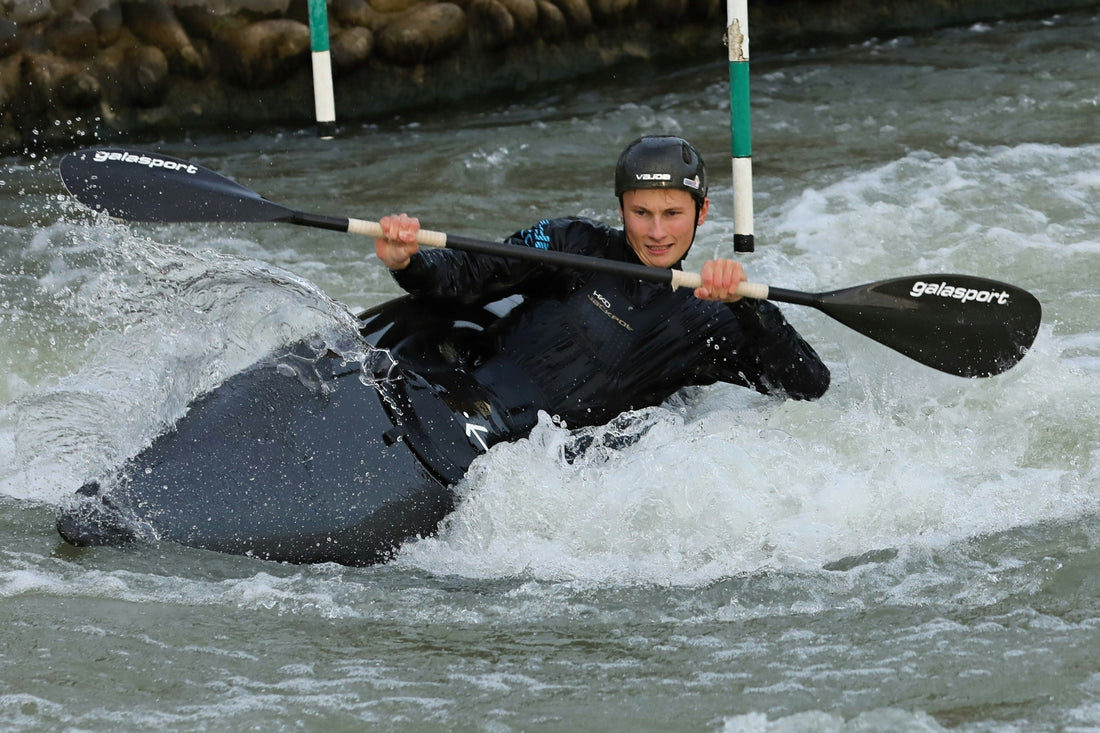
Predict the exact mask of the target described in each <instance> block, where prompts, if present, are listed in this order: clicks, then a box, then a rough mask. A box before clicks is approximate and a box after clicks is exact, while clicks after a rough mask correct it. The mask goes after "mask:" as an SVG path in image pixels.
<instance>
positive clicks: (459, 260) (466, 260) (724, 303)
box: [375, 136, 829, 432]
mask: <svg viewBox="0 0 1100 733" xmlns="http://www.w3.org/2000/svg"><path fill="white" fill-rule="evenodd" d="M615 195H616V196H617V197H618V199H619V215H620V217H621V219H622V225H623V226H622V229H617V228H613V227H610V226H607V225H605V224H602V223H598V222H595V221H592V220H589V219H585V218H579V217H567V218H557V219H544V220H542V221H539V222H538V223H537V224H535V225H534V226H532V227H530V228H528V229H524V230H521V231H519V232H516V233H515V234H513V235H512V236H510V237H508V239H507V240H506V241H507V242H508V243H511V244H514V245H515V246H517V247H540V248H544V249H553V250H560V251H565V252H574V253H579V254H584V255H590V256H598V257H605V258H609V259H614V260H620V261H624V262H635V263H638V262H640V263H643V264H646V265H650V266H653V267H668V268H671V267H679V266H680V263H681V261H682V260H683V259H684V257H685V256H686V255H687V253H688V251H689V250H690V249H691V245H692V243H693V242H694V240H695V233H696V229H697V227H698V226H700V225H702V224H703V222H704V221H706V216H707V210H708V208H709V205H710V201H709V199H708V198H707V173H706V167H705V165H704V163H703V160H702V158H701V157H700V155H699V153H698V152H697V151H696V149H695V148H694V147H693V146H692V145H691V144H690V143H689V142H687V141H686V140H684V139H682V138H679V137H670V136H647V137H642V138H639V139H638V140H635V141H634V142H632V143H631V144H630V145H628V146H627V147H626V149H625V150H624V151H623V152H622V154H621V156H620V157H619V160H618V163H617V165H616V169H615ZM380 223H381V225H382V229H383V232H384V237H383V238H380V239H377V240H375V246H376V251H377V255H378V258H379V259H380V260H381V261H382V262H383V263H384V264H385V266H386V267H388V268H389V269H390V271H391V272H392V273H393V276H394V278H395V279H396V281H397V282H398V284H399V285H400V286H401V287H402V288H404V289H405V290H406V291H408V292H410V293H415V294H418V295H420V296H426V297H429V298H431V299H434V300H439V301H440V303H441V307H446V304H447V303H451V304H459V303H461V304H483V303H489V302H492V301H495V300H499V299H501V298H504V297H506V296H510V295H516V294H519V295H522V296H523V298H524V300H523V302H522V304H521V305H520V306H518V307H517V308H515V309H514V310H513V311H512V312H511V313H509V314H508V315H507V316H506V317H505V318H503V319H501V321H500V322H499V323H497V324H496V325H495V326H494V327H493V328H491V329H490V330H489V332H488V333H487V334H486V344H485V346H484V349H482V350H481V353H480V354H476V355H474V357H473V359H472V363H471V365H470V368H471V370H472V371H473V373H474V375H475V376H476V377H478V379H479V381H481V382H482V383H484V384H486V385H487V386H489V387H490V388H491V389H493V390H495V391H496V392H497V397H498V398H499V399H498V404H503V405H506V406H507V407H508V408H509V409H508V411H509V413H510V414H509V415H508V418H509V420H510V422H511V423H512V428H513V429H514V430H516V431H517V432H518V431H523V430H529V429H530V428H531V427H533V425H534V424H535V421H536V418H537V412H538V410H545V411H546V412H548V413H549V414H551V415H554V416H556V417H558V418H560V419H561V420H563V421H564V422H565V424H566V425H567V426H568V427H570V428H576V427H582V426H588V425H599V424H603V423H606V422H608V421H609V420H611V419H612V418H614V417H615V416H616V415H618V414H620V413H622V412H625V411H627V410H632V409H638V408H641V407H646V406H652V405H658V404H660V403H661V402H663V401H664V400H665V399H667V398H668V397H669V396H670V395H672V394H673V393H675V392H676V391H677V390H679V389H681V388H682V387H685V386H688V385H706V384H713V383H715V382H719V381H721V382H730V383H734V384H739V385H744V386H747V387H751V388H753V389H756V390H758V391H760V392H762V393H765V394H771V393H781V394H785V395H787V396H788V397H791V398H794V399H816V398H818V397H820V396H821V395H822V394H824V392H825V391H826V389H827V388H828V386H829V370H828V368H827V367H826V366H825V364H824V363H823V362H822V361H821V359H820V358H819V357H818V355H817V353H816V352H815V351H814V350H813V348H811V347H810V345H809V344H807V343H806V342H805V341H804V340H803V339H802V337H801V336H800V335H799V334H798V333H797V332H796V331H795V329H794V328H793V327H792V326H791V325H790V324H789V323H787V321H786V319H785V318H784V317H783V315H782V313H781V312H780V311H779V308H778V307H776V306H775V305H774V304H773V303H771V302H768V301H763V300H749V299H742V298H741V297H740V296H738V295H737V294H736V289H737V286H738V284H739V283H740V282H742V281H743V280H745V279H746V278H745V274H744V271H743V269H742V267H741V265H740V264H739V263H737V262H735V261H733V260H729V259H715V260H710V261H708V262H706V263H704V264H703V266H702V268H701V275H702V282H703V284H702V287H700V288H698V289H697V290H695V291H694V292H691V291H686V290H683V289H680V290H676V291H674V290H672V289H671V288H669V287H668V286H667V285H662V284H656V283H648V282H642V281H638V280H632V279H626V278H623V277H621V276H616V275H609V274H602V273H592V272H581V271H576V270H569V269H563V268H554V267H551V266H548V265H545V264H541V263H534V262H528V261H522V260H512V259H507V258H501V257H494V256H489V255H483V254H470V253H466V252H460V251H454V250H439V249H429V250H424V251H421V250H420V248H419V247H418V245H417V243H416V236H417V232H418V230H419V227H420V224H419V221H418V220H417V219H416V218H412V217H409V216H407V215H406V214H400V215H394V216H387V217H384V218H382V220H381V222H380Z"/></svg>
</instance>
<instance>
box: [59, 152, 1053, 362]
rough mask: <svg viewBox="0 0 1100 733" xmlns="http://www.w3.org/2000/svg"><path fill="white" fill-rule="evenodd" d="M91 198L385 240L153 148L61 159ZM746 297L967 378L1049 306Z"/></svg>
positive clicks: (997, 300)
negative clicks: (817, 316)
mask: <svg viewBox="0 0 1100 733" xmlns="http://www.w3.org/2000/svg"><path fill="white" fill-rule="evenodd" d="M60 168H61V178H62V180H63V181H64V182H65V186H66V188H68V190H69V192H70V193H72V194H73V196H75V197H76V198H77V200H78V201H80V202H81V203H83V204H85V205H87V206H90V207H92V208H93V209H96V210H99V211H104V212H106V213H108V214H110V215H111V216H114V217H117V218H120V219H127V220H129V221H147V222H161V223H168V222H214V221H217V222H230V221H234V222H269V223H274V222H285V223H290V224H299V225H302V226H308V227H314V228H319V229H329V230H333V231H339V232H349V233H353V234H360V235H364V236H368V237H376V238H377V237H381V236H382V227H381V225H380V224H379V223H377V222H372V221H365V220H362V219H350V218H344V217H334V216H325V215H320V214H310V213H306V212H302V211H295V210H294V209H291V208H288V207H286V206H283V205H281V204H277V203H274V202H272V201H268V200H267V199H265V198H263V197H262V196H260V195H259V194H258V193H256V192H254V191H252V190H250V189H248V188H245V187H244V186H242V185H240V184H239V183H237V182H236V181H233V180H231V179H229V178H226V177H225V176H222V175H220V174H218V173H215V172H214V171H211V170H209V169H207V168H203V167H202V166H199V165H195V164H194V163H189V162H187V161H184V160H180V159H178V158H172V157H170V156H167V155H160V154H155V153H141V152H136V151H128V150H118V149H110V148H108V149H89V150H83V151H78V152H75V153H70V154H68V155H66V156H65V157H64V158H63V159H62V160H61V166H60ZM418 242H419V243H420V244H423V245H426V246H431V247H447V248H450V249H458V250H465V251H468V252H474V253H478V254H487V255H494V256H498V257H507V258H512V259H522V260H528V261H534V262H539V263H543V264H547V265H553V266H559V267H570V268H575V269H583V270H590V271H594V272H601V273H608V274H613V275H619V276H622V277H629V278H635V279H639V280H646V281H650V282H657V283H663V284H668V285H671V286H672V287H673V288H677V287H687V288H692V289H694V288H697V287H699V286H700V285H701V284H702V283H701V277H700V276H699V275H698V274H697V273H691V272H682V271H680V270H667V269H663V268H657V267H647V266H645V265H642V264H639V263H630V262H617V261H613V260H607V259H604V258H601V257H590V256H585V255H579V254H573V253H569V252H560V251H557V250H550V249H540V248H538V247H526V246H522V245H515V244H506V243H503V242H489V241H484V240H479V239H470V238H467V237H457V236H448V235H446V234H444V233H443V232H435V231H430V230H420V232H419V234H418ZM737 292H738V294H739V295H742V296H745V297H749V298H755V299H765V298H766V299H769V300H777V301H780V302H783V303H792V304H795V305H804V306H810V307H812V308H816V309H817V310H819V311H821V312H823V313H824V314H825V315H827V316H829V317H830V318H833V319H834V320H836V321H839V322H840V323H843V324H844V325H845V326H848V327H849V328H851V329H853V330H855V331H858V332H859V333H861V334H863V335H864V336H867V337H868V338H871V339H873V340H875V341H877V342H879V343H880V344H882V345H884V346H887V347H889V348H891V349H894V350H895V351H898V352H899V353H902V354H904V355H905V356H908V357H909V358H911V359H914V360H916V361H919V362H920V363H922V364H925V365H927V366H930V367H932V368H933V369H938V370H940V371H943V372H947V373H949V374H955V375H957V376H962V377H985V376H991V375H993V374H1000V373H1001V372H1003V371H1005V370H1006V369H1008V368H1010V367H1012V366H1013V365H1015V364H1016V363H1017V362H1019V361H1020V359H1021V358H1023V355H1024V354H1025V353H1026V352H1027V350H1028V349H1029V348H1030V347H1031V344H1032V343H1033V342H1034V340H1035V337H1036V335H1037V333H1038V331H1039V324H1040V320H1041V316H1042V306H1041V305H1040V303H1039V301H1038V300H1037V299H1036V298H1035V296H1033V295H1032V294H1031V293H1029V292H1027V291H1026V290H1023V289H1021V288H1018V287H1016V286H1014V285H1009V284H1007V283H1003V282H998V281H995V280H989V279H986V278H981V277H975V276H972V275H951V274H934V275H914V276H908V277H899V278H893V279H890V280H880V281H878V282H873V283H867V284H865V285H859V286H856V287H852V288H845V289H842V290H834V291H831V292H826V293H803V292H800V291H797V290H785V289H782V288H771V287H768V286H767V285H760V284H756V283H742V284H741V285H740V287H739V288H738V291H737Z"/></svg>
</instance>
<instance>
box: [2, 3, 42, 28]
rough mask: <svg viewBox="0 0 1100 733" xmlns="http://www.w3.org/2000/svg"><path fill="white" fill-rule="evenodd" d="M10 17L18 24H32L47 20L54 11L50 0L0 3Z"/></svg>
mask: <svg viewBox="0 0 1100 733" xmlns="http://www.w3.org/2000/svg"><path fill="white" fill-rule="evenodd" d="M0 7H2V8H3V9H4V11H5V12H6V14H7V16H8V19H9V20H11V21H13V22H14V23H15V24H16V25H32V24H34V23H38V22H39V21H42V20H45V19H46V18H48V17H50V14H51V13H53V6H52V5H50V2H49V0H17V1H16V2H11V3H3V5H0Z"/></svg>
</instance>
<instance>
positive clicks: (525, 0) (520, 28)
mask: <svg viewBox="0 0 1100 733" xmlns="http://www.w3.org/2000/svg"><path fill="white" fill-rule="evenodd" d="M497 2H499V3H500V4H501V5H503V6H504V7H505V8H506V9H507V10H508V13H509V14H511V16H512V19H513V20H514V21H515V25H516V32H517V33H520V34H525V35H534V34H535V32H536V31H537V30H538V24H539V6H538V3H536V2H535V0H497Z"/></svg>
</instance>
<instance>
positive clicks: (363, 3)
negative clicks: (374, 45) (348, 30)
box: [332, 0, 390, 31]
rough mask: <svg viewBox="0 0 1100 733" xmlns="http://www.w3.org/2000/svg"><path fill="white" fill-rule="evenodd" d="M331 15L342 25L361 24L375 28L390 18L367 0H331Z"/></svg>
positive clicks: (371, 28) (364, 26)
mask: <svg viewBox="0 0 1100 733" xmlns="http://www.w3.org/2000/svg"><path fill="white" fill-rule="evenodd" d="M332 16H333V17H334V18H335V19H336V21H337V22H339V23H342V24H343V25H351V26H361V27H363V28H369V29H370V30H372V31H373V30H377V29H378V28H380V27H381V26H382V25H383V24H384V23H386V22H388V20H390V18H389V16H387V15H386V14H384V13H380V12H379V11H377V10H375V9H374V8H373V7H371V6H370V4H369V3H367V0H333V2H332Z"/></svg>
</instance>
